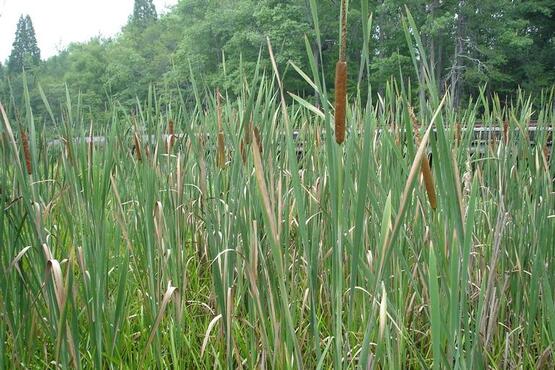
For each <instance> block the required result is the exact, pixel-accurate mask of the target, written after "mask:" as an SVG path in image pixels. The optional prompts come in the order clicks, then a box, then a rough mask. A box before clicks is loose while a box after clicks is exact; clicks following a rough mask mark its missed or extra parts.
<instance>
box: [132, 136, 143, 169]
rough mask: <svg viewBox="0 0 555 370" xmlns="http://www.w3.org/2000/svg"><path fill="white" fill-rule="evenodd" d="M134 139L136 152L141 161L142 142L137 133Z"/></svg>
mask: <svg viewBox="0 0 555 370" xmlns="http://www.w3.org/2000/svg"><path fill="white" fill-rule="evenodd" d="M133 140H134V141H135V153H136V155H137V160H138V161H139V162H140V161H142V160H143V156H142V153H141V143H140V141H139V135H137V133H135V136H134V137H133Z"/></svg>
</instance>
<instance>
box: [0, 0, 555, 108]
mask: <svg viewBox="0 0 555 370" xmlns="http://www.w3.org/2000/svg"><path fill="white" fill-rule="evenodd" d="M363 1H364V0H363ZM316 3H317V5H318V18H319V32H320V36H321V40H322V45H321V48H319V47H318V46H317V44H316V35H315V31H314V29H315V27H314V24H313V17H312V14H311V9H310V0H218V1H215V0H181V1H180V2H179V3H178V4H177V5H176V6H174V7H173V8H172V9H171V11H169V12H167V13H166V14H164V15H162V16H158V14H157V13H156V9H155V7H154V5H153V3H152V0H136V1H135V5H134V9H133V14H131V15H130V17H129V22H128V23H127V24H126V25H125V26H124V27H123V29H122V30H121V32H120V33H119V34H118V35H116V36H114V37H112V38H107V39H103V38H93V39H91V40H90V41H88V42H85V43H74V44H71V45H69V46H68V47H67V48H66V49H65V50H63V51H62V52H60V53H59V54H57V55H55V56H53V57H50V58H48V59H47V60H41V58H40V50H39V48H38V46H37V43H36V37H35V34H34V30H33V26H32V22H31V19H30V18H29V17H28V16H22V17H21V18H20V20H19V23H18V26H17V31H16V34H15V38H14V39H15V41H14V43H13V50H12V53H11V55H10V57H9V58H8V60H7V62H6V63H5V65H0V99H1V101H2V102H4V104H5V105H9V106H10V110H11V112H12V114H16V113H17V110H18V109H20V107H21V104H22V101H23V99H24V91H25V89H24V85H25V84H27V85H28V87H29V89H28V91H29V99H30V101H31V105H32V107H33V108H34V109H35V110H36V111H37V112H38V113H37V114H40V112H43V109H44V108H43V107H42V105H43V104H42V101H41V97H40V92H39V89H38V88H37V87H38V85H39V84H40V86H41V87H42V89H43V91H44V93H45V95H46V96H47V97H48V99H49V101H50V103H51V106H52V107H53V109H54V110H56V109H59V107H60V106H61V105H62V104H64V102H65V100H66V87H67V89H68V90H69V92H70V96H73V97H74V96H80V99H81V100H82V102H83V104H84V105H85V106H86V107H87V108H88V109H89V111H90V112H91V113H92V114H93V115H94V116H95V117H97V118H98V117H101V115H102V112H105V111H106V109H107V107H108V105H109V102H114V101H117V102H118V104H121V106H122V107H124V108H126V109H131V108H132V107H133V105H134V104H135V103H136V102H137V100H138V101H144V100H145V99H146V98H147V94H148V92H149V89H150V88H155V89H157V92H159V93H167V94H166V96H173V95H175V94H176V93H177V90H179V92H180V93H181V95H182V96H184V97H185V99H191V100H192V99H193V98H192V83H193V81H196V82H197V83H198V84H199V85H201V86H206V87H207V88H216V87H219V88H220V89H223V90H226V91H227V92H228V94H231V95H233V94H235V93H237V92H238V91H240V89H241V88H242V76H249V75H252V73H253V71H254V69H255V67H256V65H257V63H260V64H261V66H262V68H266V71H267V74H268V75H269V74H270V73H271V69H270V61H269V58H268V57H267V51H266V38H267V37H268V38H269V39H270V40H271V42H272V45H273V48H274V51H275V54H276V62H277V63H278V65H279V67H280V68H281V70H282V71H284V76H283V78H284V84H285V87H286V88H287V89H288V90H289V91H293V92H295V93H296V94H298V95H301V96H305V97H310V96H311V95H314V91H313V90H312V89H311V87H310V86H309V85H308V84H306V83H305V82H304V80H303V79H302V78H300V77H299V76H298V74H297V73H296V72H295V71H294V70H293V69H292V68H291V67H290V64H289V61H292V62H294V63H295V64H296V65H297V66H298V67H300V68H301V69H302V70H304V71H307V72H308V71H309V64H308V57H309V53H311V54H312V57H314V58H315V60H317V61H319V62H320V61H321V63H322V64H323V65H319V67H321V68H322V70H323V71H325V77H326V80H327V81H333V73H334V70H335V68H334V66H335V62H336V61H337V55H338V48H339V44H338V42H337V39H338V32H339V12H340V9H339V1H336V0H319V1H316ZM361 3H362V2H359V1H357V0H352V1H350V4H349V11H348V18H349V23H348V24H349V26H348V27H349V29H348V34H349V40H348V41H349V42H348V45H349V47H348V49H347V60H348V61H349V63H350V64H351V65H354V66H358V65H359V64H360V61H361V58H362V55H361V52H362V50H363V45H362V43H363V35H362V22H366V21H367V20H366V19H365V17H363V16H362V15H361ZM406 9H409V10H410V12H411V14H412V16H413V18H414V20H415V22H416V24H417V25H418V27H419V32H420V33H421V37H422V42H423V43H424V46H425V48H426V50H427V52H428V55H427V58H428V60H429V62H430V65H431V66H432V73H433V74H434V77H435V81H436V83H437V85H438V86H437V88H438V89H439V90H440V91H444V90H445V89H447V88H450V89H451V92H452V95H453V98H454V101H455V102H456V103H457V104H464V103H466V102H467V101H468V99H469V97H471V96H475V95H476V94H477V93H478V89H479V88H480V87H481V86H484V85H485V86H486V92H493V91H494V92H496V93H498V94H500V96H502V97H510V96H511V94H512V93H514V92H515V90H516V89H518V88H522V89H524V90H526V91H529V92H531V93H537V92H539V91H541V90H542V89H550V88H551V87H552V86H553V84H554V83H555V68H554V67H555V37H554V36H555V0H529V1H514V0H495V1H493V0H480V1H478V0H432V1H421V0H409V1H398V0H378V1H369V10H370V11H371V13H372V17H373V27H372V31H371V32H372V33H371V40H370V45H368V53H369V61H370V64H369V66H370V71H369V72H370V73H369V74H368V75H366V74H365V75H364V76H359V71H358V69H357V68H351V69H350V71H349V84H348V89H349V91H351V92H354V89H355V87H356V85H357V81H359V80H360V79H366V78H369V81H367V82H369V83H364V84H361V86H371V89H372V91H371V92H372V93H379V92H380V91H383V89H384V88H385V86H386V83H387V82H388V81H389V80H391V79H392V78H395V79H397V80H399V79H403V80H406V81H408V80H410V81H412V86H413V88H416V87H415V86H416V85H417V82H416V71H415V70H414V67H413V64H412V59H411V55H410V49H409V47H408V45H407V41H406V38H405V34H404V32H403V29H402V27H401V18H402V17H403V16H404V14H406ZM320 51H321V53H322V54H321V55H320V54H319V53H320ZM22 70H25V74H24V75H23V74H22ZM330 85H331V84H330ZM362 93H363V94H367V93H369V92H368V91H362ZM162 96H164V94H162ZM162 98H163V97H162ZM6 102H10V103H9V104H6ZM45 116H46V115H45Z"/></svg>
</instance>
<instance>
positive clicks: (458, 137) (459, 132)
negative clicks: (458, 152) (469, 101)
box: [455, 122, 462, 146]
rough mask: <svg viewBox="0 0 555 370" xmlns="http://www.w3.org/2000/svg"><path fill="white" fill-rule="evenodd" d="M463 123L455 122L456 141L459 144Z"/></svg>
mask: <svg viewBox="0 0 555 370" xmlns="http://www.w3.org/2000/svg"><path fill="white" fill-rule="evenodd" d="M461 136H462V135H461V123H460V122H457V123H456V124H455V142H456V143H457V146H458V145H460V144H461Z"/></svg>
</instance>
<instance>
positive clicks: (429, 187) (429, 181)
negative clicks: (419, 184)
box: [422, 157, 437, 210]
mask: <svg viewBox="0 0 555 370" xmlns="http://www.w3.org/2000/svg"><path fill="white" fill-rule="evenodd" d="M422 177H423V178H424V185H425V186H426V193H427V194H428V200H429V201H430V206H431V207H432V209H434V210H435V209H436V207H437V199H436V191H435V187H434V178H433V177H432V169H431V168H430V162H428V158H426V157H424V158H423V159H422Z"/></svg>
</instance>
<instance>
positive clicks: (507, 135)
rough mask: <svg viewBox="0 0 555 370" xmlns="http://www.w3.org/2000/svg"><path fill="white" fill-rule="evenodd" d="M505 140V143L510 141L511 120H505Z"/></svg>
mask: <svg viewBox="0 0 555 370" xmlns="http://www.w3.org/2000/svg"><path fill="white" fill-rule="evenodd" d="M503 141H504V142H505V145H507V143H508V142H509V122H508V121H503Z"/></svg>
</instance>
